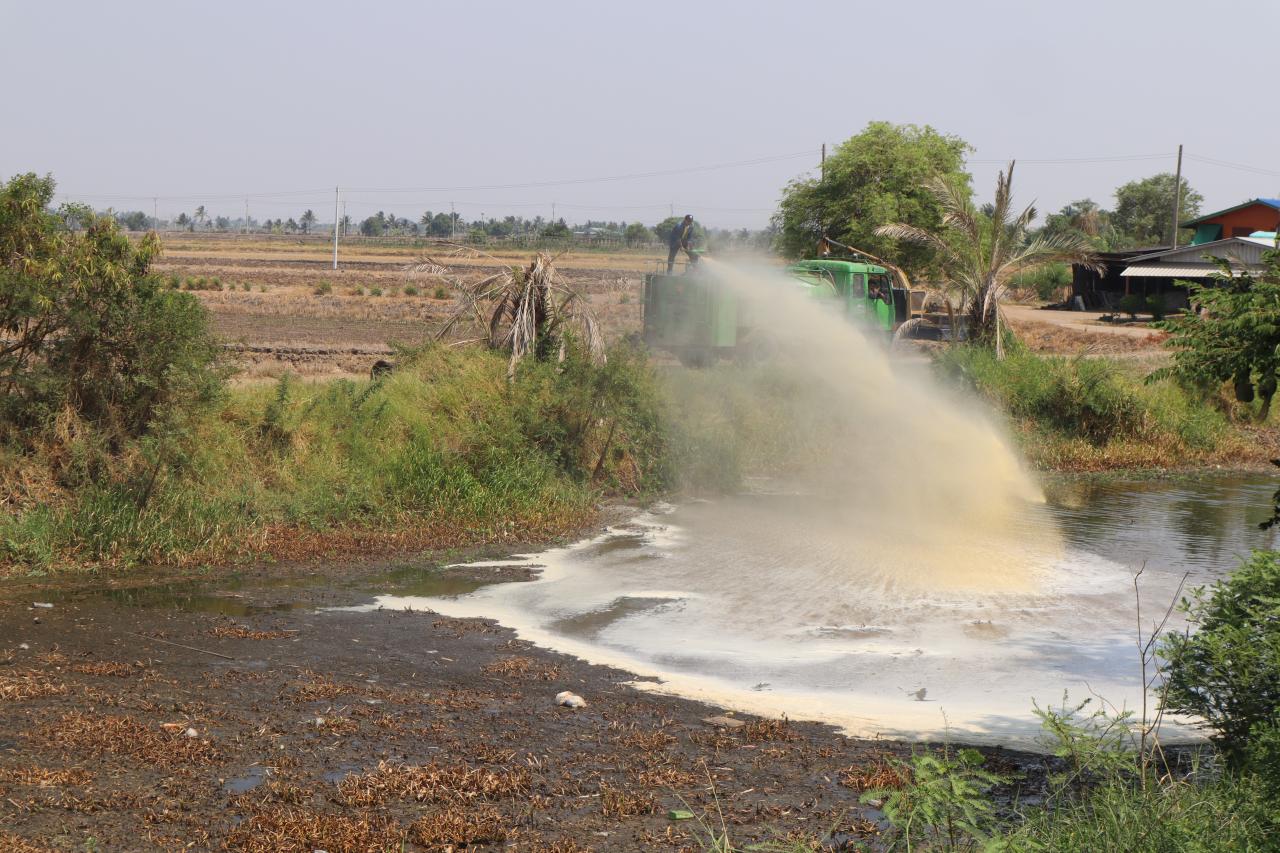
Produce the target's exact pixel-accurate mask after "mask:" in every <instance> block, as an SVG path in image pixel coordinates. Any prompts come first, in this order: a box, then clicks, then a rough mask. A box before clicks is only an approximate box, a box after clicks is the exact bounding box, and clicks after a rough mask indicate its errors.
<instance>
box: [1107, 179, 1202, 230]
mask: <svg viewBox="0 0 1280 853" xmlns="http://www.w3.org/2000/svg"><path fill="white" fill-rule="evenodd" d="M1173 190H1174V182H1173V174H1172V173H1171V172H1161V173H1160V174H1158V175H1152V176H1151V177H1149V178H1143V179H1142V180H1139V181H1130V182H1129V183H1127V184H1125V185H1124V186H1122V187H1120V188H1119V189H1117V190H1116V209H1115V213H1113V214H1112V215H1111V221H1112V223H1113V224H1114V225H1115V227H1116V228H1117V229H1118V230H1119V231H1120V233H1121V234H1123V235H1125V236H1126V237H1127V238H1128V239H1129V242H1130V244H1131V245H1132V246H1133V247H1135V248H1140V247H1143V246H1156V245H1163V244H1168V243H1170V241H1171V238H1172V236H1173V235H1172V233H1171V231H1170V225H1171V222H1170V211H1172V210H1173ZM1203 201H1204V196H1202V195H1200V193H1198V192H1196V191H1195V190H1194V189H1192V188H1191V184H1189V183H1187V179H1186V178H1183V179H1182V196H1181V200H1180V202H1179V204H1178V220H1179V221H1182V220H1185V219H1194V218H1195V217H1196V215H1197V214H1199V213H1200V203H1201V202H1203Z"/></svg>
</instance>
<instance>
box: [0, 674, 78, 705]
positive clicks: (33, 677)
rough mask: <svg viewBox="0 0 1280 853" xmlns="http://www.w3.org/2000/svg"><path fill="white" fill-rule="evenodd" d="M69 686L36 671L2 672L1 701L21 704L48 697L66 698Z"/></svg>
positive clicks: (0, 682) (0, 681)
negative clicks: (25, 701)
mask: <svg viewBox="0 0 1280 853" xmlns="http://www.w3.org/2000/svg"><path fill="white" fill-rule="evenodd" d="M66 693H67V686H66V685H65V684H62V683H61V682H58V681H50V680H49V677H48V676H47V675H45V674H44V673H42V672H37V671H36V670H32V669H28V670H16V671H14V672H0V701H5V702H21V701H23V700H26V699H43V698H45V697H46V696H65V695H66Z"/></svg>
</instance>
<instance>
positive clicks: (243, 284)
mask: <svg viewBox="0 0 1280 853" xmlns="http://www.w3.org/2000/svg"><path fill="white" fill-rule="evenodd" d="M240 289H241V290H243V291H244V292H245V293H248V292H249V291H250V290H251V289H252V287H251V286H250V284H249V282H247V281H242V282H240ZM263 290H266V288H263Z"/></svg>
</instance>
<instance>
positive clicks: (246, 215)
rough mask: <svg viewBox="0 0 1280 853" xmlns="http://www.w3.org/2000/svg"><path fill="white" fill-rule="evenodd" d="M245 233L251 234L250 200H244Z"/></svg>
mask: <svg viewBox="0 0 1280 853" xmlns="http://www.w3.org/2000/svg"><path fill="white" fill-rule="evenodd" d="M244 233H246V234H248V233H249V199H247V198H246V199H245V200H244Z"/></svg>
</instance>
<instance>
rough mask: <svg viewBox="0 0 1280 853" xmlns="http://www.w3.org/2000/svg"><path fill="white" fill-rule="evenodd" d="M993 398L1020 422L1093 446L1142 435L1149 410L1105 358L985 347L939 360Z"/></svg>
mask: <svg viewBox="0 0 1280 853" xmlns="http://www.w3.org/2000/svg"><path fill="white" fill-rule="evenodd" d="M935 364H936V365H937V367H938V369H939V370H940V371H941V372H942V373H943V374H944V375H947V376H948V377H949V378H952V379H961V380H962V381H966V382H968V383H969V384H971V385H972V386H973V387H975V388H976V389H978V390H979V391H982V392H984V393H986V394H987V395H988V396H991V397H994V398H995V400H996V401H997V402H999V403H1000V404H1001V405H1002V406H1003V407H1004V408H1005V409H1006V410H1007V411H1008V412H1009V414H1011V415H1013V416H1014V417H1017V418H1027V419H1030V420H1031V421H1034V422H1035V423H1036V424H1038V425H1041V426H1044V427H1048V428H1049V429H1053V430H1056V431H1058V432H1061V433H1064V434H1067V435H1071V436H1078V437H1081V438H1084V439H1085V440H1087V441H1089V442H1091V443H1093V444H1102V443H1105V442H1106V441H1108V440H1110V439H1112V438H1114V437H1117V436H1124V435H1132V434H1135V433H1139V432H1140V431H1141V429H1142V426H1143V424H1144V421H1145V415H1146V412H1145V411H1144V408H1145V407H1144V406H1143V403H1142V401H1141V400H1140V398H1139V396H1138V391H1137V389H1136V388H1135V387H1134V386H1133V385H1130V384H1128V383H1125V382H1124V381H1123V380H1122V379H1121V378H1120V376H1119V375H1118V373H1117V371H1116V369H1115V367H1114V366H1113V365H1112V364H1111V363H1110V362H1107V361H1104V360H1102V359H1091V358H1084V357H1077V358H1059V357H1047V356H1039V355H1035V354H1034V353H1030V352H1026V351H1015V352H1012V353H1010V354H1009V355H1008V356H1007V357H1006V358H1004V359H997V358H996V356H995V353H994V352H992V351H991V350H990V349H988V348H986V347H977V346H971V347H952V348H949V349H948V350H945V351H944V352H943V353H942V354H941V355H940V357H939V358H938V360H937V361H936V362H935Z"/></svg>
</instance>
